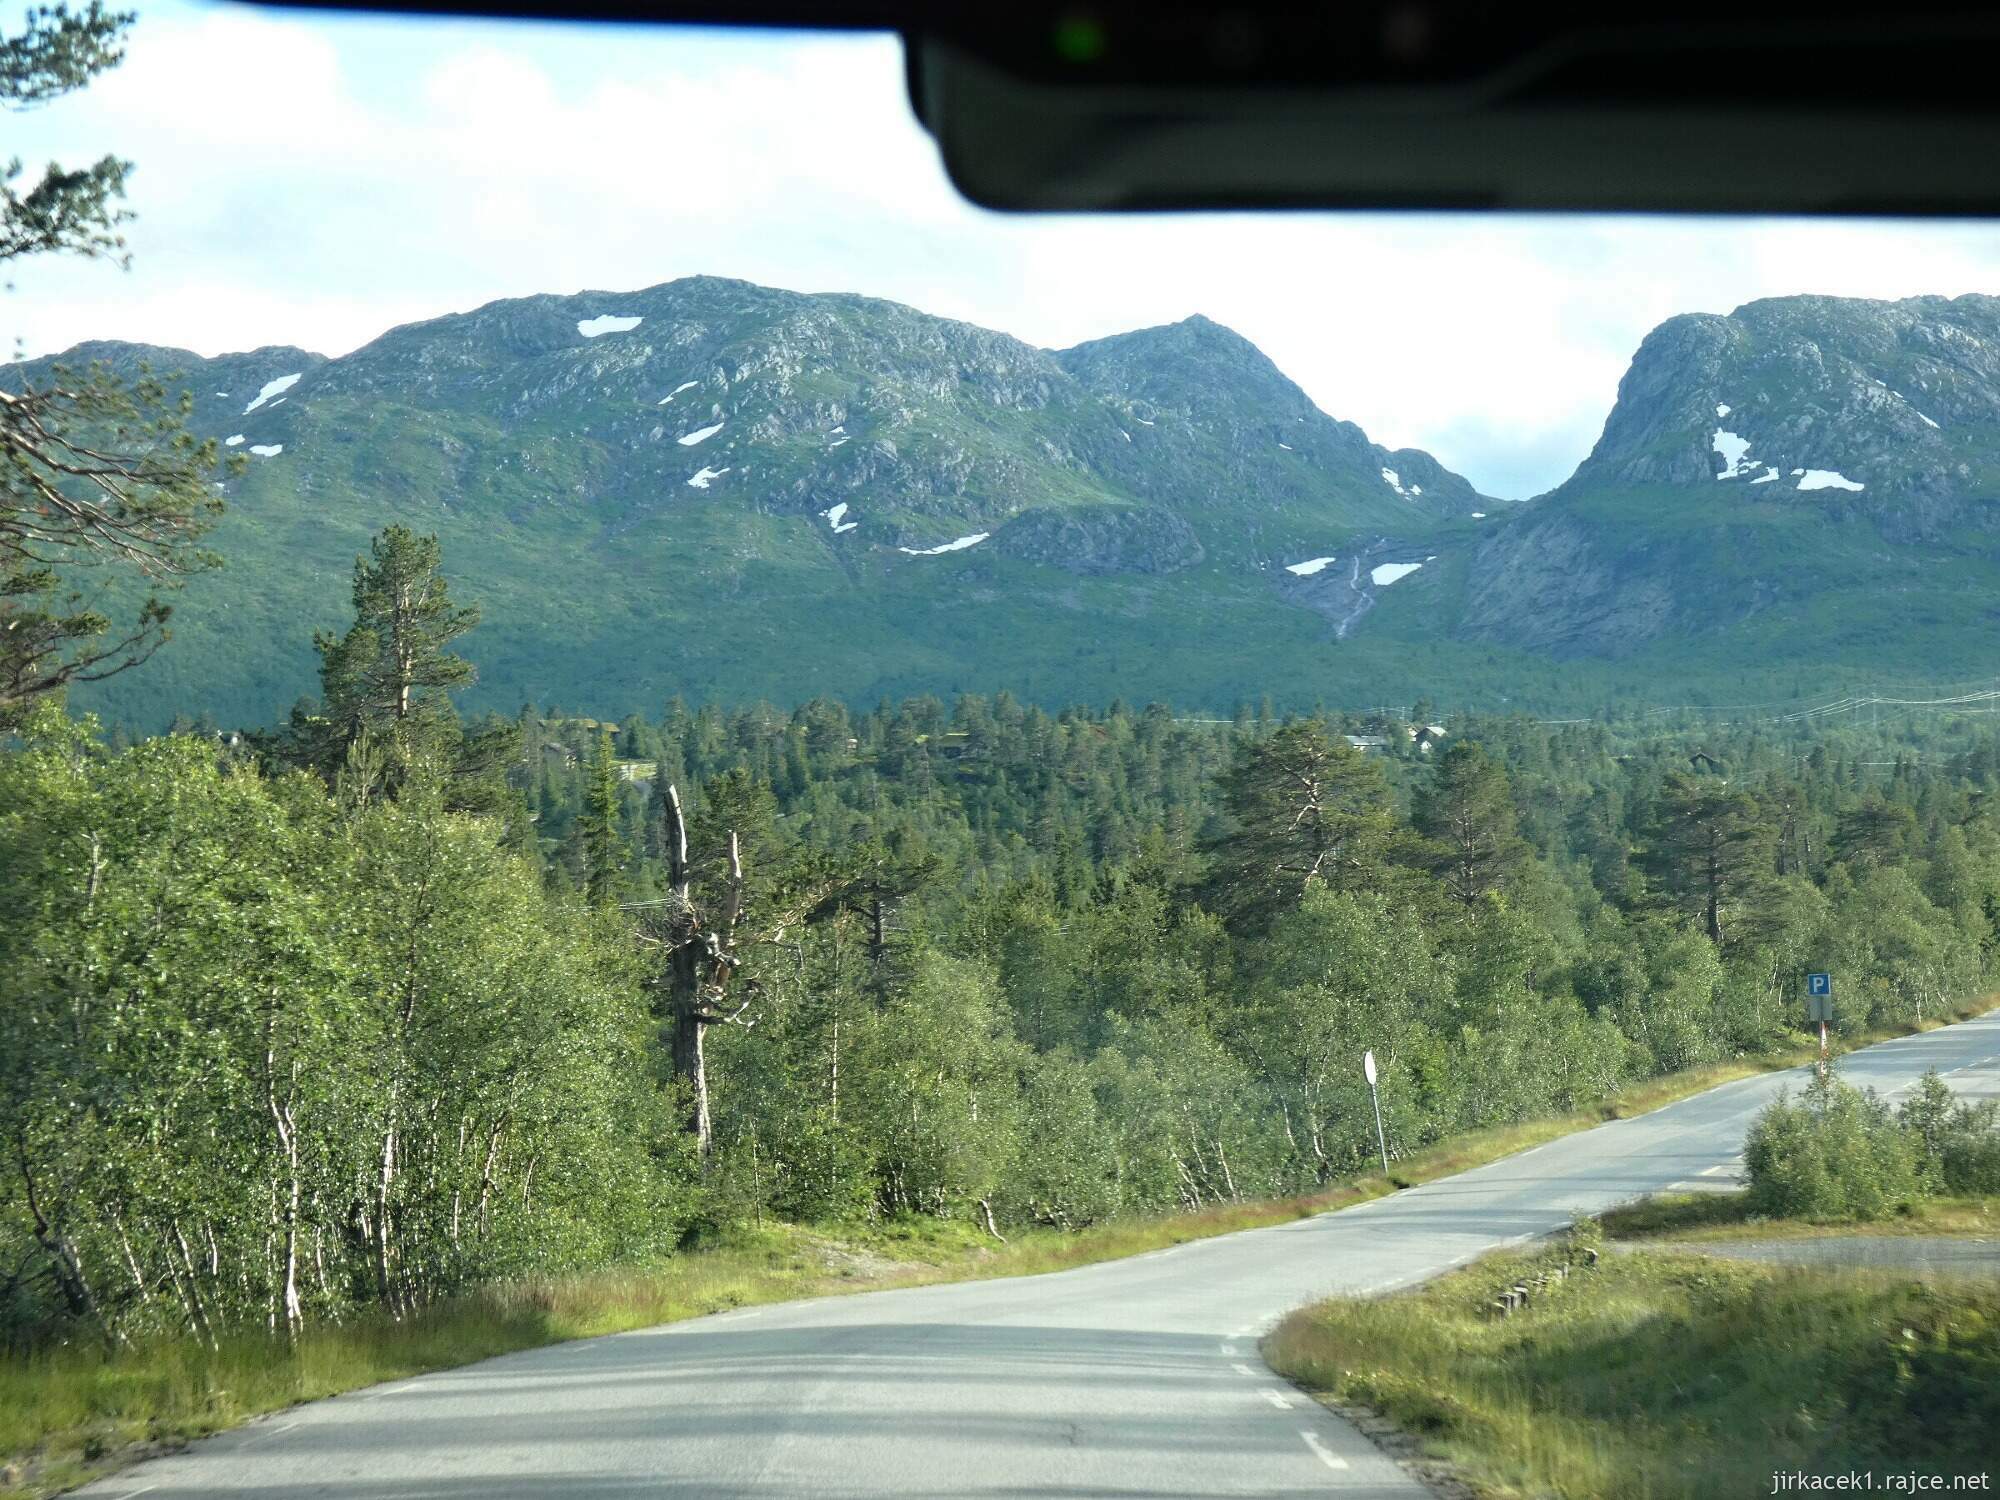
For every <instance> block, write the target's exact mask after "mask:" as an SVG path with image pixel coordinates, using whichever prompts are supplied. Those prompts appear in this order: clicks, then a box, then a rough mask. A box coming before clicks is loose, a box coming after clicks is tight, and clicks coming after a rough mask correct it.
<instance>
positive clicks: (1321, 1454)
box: [1299, 1427, 1347, 1469]
mask: <svg viewBox="0 0 2000 1500" xmlns="http://www.w3.org/2000/svg"><path fill="white" fill-rule="evenodd" d="M1299 1436H1300V1437H1302V1438H1304V1439H1305V1440H1306V1446H1307V1447H1308V1448H1310V1449H1312V1451H1313V1457H1315V1458H1317V1459H1318V1460H1319V1461H1320V1462H1321V1463H1323V1464H1325V1465H1326V1466H1327V1467H1328V1468H1329V1469H1344V1468H1346V1467H1347V1460H1346V1459H1344V1458H1342V1457H1341V1456H1340V1455H1339V1454H1338V1453H1333V1452H1330V1451H1329V1450H1328V1449H1327V1446H1326V1444H1324V1443H1322V1442H1321V1441H1320V1440H1319V1434H1318V1433H1316V1432H1314V1431H1312V1430H1311V1429H1309V1428H1305V1427H1301V1428H1300V1429H1299Z"/></svg>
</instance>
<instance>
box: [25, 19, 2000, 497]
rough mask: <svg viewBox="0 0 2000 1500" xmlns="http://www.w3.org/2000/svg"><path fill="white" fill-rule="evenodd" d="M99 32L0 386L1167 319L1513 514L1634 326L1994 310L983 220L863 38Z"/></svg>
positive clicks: (1817, 246) (159, 26) (1848, 289)
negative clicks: (1214, 340)
mask: <svg viewBox="0 0 2000 1500" xmlns="http://www.w3.org/2000/svg"><path fill="white" fill-rule="evenodd" d="M134 8H136V9H137V11H138V13H139V20H138V22H137V24H136V25H135V27H134V28H133V32H132V35H131V41H130V49H129V53H128V56H127V58H126V60H125V62H124V63H123V64H122V65H121V66H120V67H119V68H117V69H116V70H114V71H112V72H110V73H108V74H106V75H104V76H103V77H101V78H100V79H98V80H97V81H96V82H94V83H93V84H92V85H91V86H90V87H89V88H88V89H86V90H83V91H82V92H80V93H77V94H74V95H71V96H69V97H67V98H65V99H62V100H59V101H57V102H55V103H53V104H50V105H47V106H44V107H42V108H39V109H36V110H32V111H28V112H25V113H20V114H11V115H6V116H0V126H4V131H5V134H4V137H0V155H19V156H20V157H22V158H23V159H24V160H25V161H26V162H27V163H28V164H29V172H30V176H32V174H33V173H34V171H35V170H37V169H38V168H39V167H40V165H41V164H42V163H44V162H47V161H49V160H60V161H63V162H65V163H67V164H80V163H82V162H84V161H87V160H94V159H95V158H96V157H98V156H100V155H103V154H104V153H106V152H113V153H116V154H118V155H120V156H123V157H127V158H129V159H131V160H132V161H134V162H135V163H136V164H137V167H136V170H135V172H134V173H133V175H132V179H131V190H130V196H129V205H128V206H129V207H130V208H131V209H132V210H133V211H134V213H135V214H136V218H135V219H134V221H133V222H132V223H131V224H130V225H129V226H128V228H127V231H126V232H127V238H128V241H129V245H130V249H131V252H132V264H131V267H130V269H129V270H120V269H119V268H117V267H116V266H114V265H111V264H107V263H103V262H83V261H77V260H64V259H56V258H51V257H41V258H39V259H34V260H29V261H24V262H18V263H16V265H14V266H13V267H10V268H9V271H10V277H9V280H10V282H11V286H10V288H9V290H7V291H5V292H0V350H10V351H11V350H17V349H18V350H20V351H22V352H25V353H26V354H29V355H34V354H45V353H55V352H59V351H60V350H62V349H65V348H68V347H69V346H71V345H72V344H75V343H78V342H80V341H82V340H84V339H93V338H121V339H132V340H138V341H142V342H147V343H155V344H164V345H170V346H174V347H179V348H185V349H192V350H194V351H195V352H197V353H200V354H204V355H212V354H218V353H222V352H225V351H229V350H238V349H250V348H255V347H257V346H259V345H264V344H297V345H302V346H304V347H306V348H309V349H314V350H317V351H319V352H321V353H324V354H329V355H337V354H343V353H346V352H348V351H349V350H352V349H354V348H357V347H359V346H360V345H362V344H364V343H366V342H368V341H369V340H370V339H373V338H374V337H376V336H377V335H378V334H380V333H382V332H383V331H385V330H386V329H389V328H391V327H394V326H396V325H397V324H399V323H405V322H409V321H411V320H413V319H418V318H428V317H436V316H438V315H440V314H443V313H448V312H456V311H464V310H468V309H471V308H474V307H477V306H480V305H481V304H483V303H486V302H489V301H492V300H493V299H495V298H500V297H514V296H525V295H529V294H533V293H538V292H558V293H570V292H578V291H584V290H601V291H625V290H632V289H636V288H639V287H645V286H652V285H655V284H657V283H659V282H663V281H668V280H672V279H673V278H675V277H679V276H686V275H694V274H702V273H705V274H711V275H719V276H736V277H742V278H745V279H747V280H751V281H757V282H763V283H765V284H768V285H773V286H781V287H788V288H791V289H794V290H798V291H807V292H820V291H849V292H862V293H866V294H869V295H873V296H879V297H888V298H893V299H895V300H896V301H899V302H905V303H909V304H911V305H913V306H915V307H919V308H922V309H923V310H925V311H927V312H932V313H937V314H941V315H944V316H948V317H954V318H964V319H968V320H970V321H973V322H976V323H981V324H984V325H986V326H988V327H991V328H998V329H1003V330H1005V331H1006V332H1008V333H1011V334H1014V335H1016V336H1017V337H1020V338H1023V339H1026V340H1028V341H1029V342H1031V343H1035V344H1040V345H1044V346H1047V347H1061V346H1063V345H1067V344H1072V343H1075V342H1078V341H1079V340H1082V339H1088V338H1098V337H1102V336H1104V335H1106V334H1110V333H1117V332H1121V331H1124V330H1126V329H1130V328H1139V327H1145V326H1148V325H1151V324H1158V323H1167V322H1172V321H1175V320H1177V319H1180V318H1184V317H1186V316H1188V315H1189V314H1191V313H1197V312H1198V313H1203V314H1206V315H1207V316H1209V317H1211V318H1213V319H1215V320H1216V321H1217V322H1220V323H1225V324H1227V325H1229V326H1230V327H1232V328H1234V329H1236V330H1237V331H1238V332H1239V333H1242V334H1243V335H1244V336H1246V337H1247V338H1249V339H1251V340H1252V341H1253V342H1255V343H1256V344H1258V345H1259V346H1260V347H1261V348H1262V349H1263V350H1264V351H1265V353H1267V354H1268V355H1270V356H1271V358H1272V359H1273V360H1275V361H1276V362H1277V364H1278V365H1279V367H1280V368H1281V369H1283V370H1284V371H1285V372H1286V373H1287V374H1288V375H1290V376H1291V377H1292V378H1293V379H1294V380H1296V381H1297V382H1298V383H1299V384H1300V385H1301V386H1302V387H1304V389H1305V390H1306V392H1307V394H1309V395H1310V396H1311V397H1312V398H1313V400H1314V401H1316V402H1317V403H1318V404H1319V405H1320V407H1321V408H1323V409H1324V410H1325V411H1327V412H1329V413H1330V414H1332V415H1333V416H1336V417H1339V418H1342V419H1345V420H1348V421H1352V422H1356V423H1358V424H1360V426H1361V427H1362V428H1363V429H1365V430H1366V431H1367V433H1368V435H1369V437H1370V438H1372V439H1373V440H1374V441H1376V442H1379V443H1382V444H1384V445H1386V446H1389V447H1406V446H1408V447H1421V448H1425V449H1428V450H1430V451H1431V452H1432V453H1434V454H1435V455H1437V457H1438V458H1439V459H1440V460H1442V461H1443V462H1444V463H1445V464H1446V465H1448V466H1449V467H1451V468H1454V469H1457V470H1459V471H1460V472H1461V473H1463V474H1465V475H1466V476H1467V477H1468V478H1470V479H1471V480H1472V481H1473V482H1474V484H1476V485H1477V486H1479V488H1481V489H1482V490H1484V491H1485V492H1487V493H1488V494H1493V495H1498V496H1502V497H1506V498H1510V499H1521V498H1526V497H1527V496H1529V495H1533V494H1537V493H1540V492H1541V491H1543V490H1546V489H1548V488H1550V487H1551V486H1553V485H1555V484H1557V483H1559V482H1561V481H1562V480H1563V479H1564V478H1566V477H1567V476H1568V474H1569V472H1570V471H1571V470H1572V469H1573V468H1574V467H1575V466H1576V464H1577V463H1578V462H1579V461H1580V460H1581V459H1582V458H1583V457H1584V456H1585V454H1587V453H1588V452H1589V450H1590V447H1591V445H1592V443H1594V442H1595V441H1596V438H1597V436H1598V433H1599V432H1600V431H1601V430H1602V427H1603V424H1604V417H1605V415H1606V413H1607V412H1608V411H1609V410H1610V407H1611V403H1612V400H1613V398H1614V397H1615V395H1616V392H1617V386H1618V379H1619V376H1620V375H1621V374H1623V373H1624V370H1625V366H1626V363H1627V361H1628V360H1629V359H1630V357H1631V353H1632V351H1633V349H1634V348H1636V347H1637V345H1638V343H1639V340H1640V339H1642V338H1643V337H1644V336H1645V334H1646V332H1647V331H1648V330H1649V329H1650V328H1652V327H1653V326H1654V325H1655V324H1657V323H1658V322H1659V321H1660V320H1662V319H1663V318H1667V317H1670V316H1672V315H1674V314H1676V313H1683V312H1711V313H1726V312H1728V311H1730V310H1731V309H1732V308H1734V307H1737V306H1739V305H1740V304H1742V303H1744V302H1746V301H1749V300H1751V299H1753V298H1757V297H1766V296H1780V295H1786V294H1791V293H1798V292H1816V293H1832V294H1838V295H1846V296H1867V297H1901V296H1912V295H1918V294H1924V293H1940V294H1945V295H1957V294H1960V293H1963V292H2000V226H1996V225H1976V224H1918V223H1912V224H1896V223H1875V222H1819V223H1815V222H1809V221H1802V220H1790V221H1787V220H1768V219H1766V220H1722V219H1661V218H1642V217H1611V216H1591V217H1574V216H1571V217H1563V216H1526V215H1511V216H1484V217H1482V216H1473V215H1412V214H1396V215H1388V214H1373V215H1371V214H1346V215H1335V214H1304V213H1301V214H1287V215H1276V216H1273V215H1256V216H1248V215H1227V214H1198V215H1170V216H1155V215H1147V216H1129V217H1114V216H1076V215H1059V216H1012V215H1001V214H995V213H991V212H988V211H986V210H983V209H979V208H975V207H973V206H972V205H970V204H968V203H966V202H964V201H963V200H962V199H960V198H959V197H958V195H957V194H956V193H955V192H954V190H953V189H952V187H951V185H950V183H949V181H948V180H947V179H946V177H945V175H944V172H943V170H942V168H941V167H940V165H939V162H938V157H937V152H936V150H935V148H934V147H933V145H932V143H931V141H930V138H929V137H928V136H927V135H926V134H925V132H924V131H923V129H922V127H921V126H920V125H919V124H918V123H917V121H916V118H915V116H914V115H913V114H912V113H911V110H910V106H909V102H908V97H907V94H906V92H905V89H904V83H903V73H902V61H901V55H900V49H899V44H898V43H897V42H896V41H895V40H894V39H893V38H887V37H874V36H815V35H806V34H800V33H755V34H746V35H734V34H726V33H721V32H716V31H703V30H687V29H658V28H649V29H635V28H596V27H582V26H560V25H551V24H546V23H543V24H524V23H502V22H489V21H463V20H434V19H426V20H410V19H403V18H395V19H389V18H380V17H353V16H328V15H323V14H318V13H313V12H296V13H292V12H283V11H268V10H259V9H252V8H247V7H238V6H233V5H223V4H201V3H191V0H174V3H159V4H149V3H146V0H138V3H137V4H136V6H135V7H134ZM20 14H21V12H20V9H19V7H18V6H16V5H13V4H11V3H10V4H8V5H7V6H6V8H4V9H0V18H4V20H5V23H6V27H7V29H8V30H10V31H12V30H16V29H18V26H19V22H20ZM1716 169H1717V170H1718V171H1727V170H1728V164H1727V163H1726V162H1718V163H1717V168H1716Z"/></svg>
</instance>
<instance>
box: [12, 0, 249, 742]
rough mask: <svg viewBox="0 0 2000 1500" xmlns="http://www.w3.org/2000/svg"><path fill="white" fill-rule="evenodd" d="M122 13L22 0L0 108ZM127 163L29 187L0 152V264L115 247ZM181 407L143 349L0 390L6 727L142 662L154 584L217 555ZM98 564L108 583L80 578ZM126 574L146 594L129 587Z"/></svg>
mask: <svg viewBox="0 0 2000 1500" xmlns="http://www.w3.org/2000/svg"><path fill="white" fill-rule="evenodd" d="M132 19H133V17H132V16H131V15H130V14H125V13H113V12H109V11H106V10H105V9H104V8H103V7H102V6H101V5H99V4H97V3H96V0H92V3H91V4H90V5H89V6H88V7H87V8H85V9H84V10H82V11H78V12H73V11H71V10H69V9H68V8H67V7H66V6H63V5H55V6H44V7H40V8H31V9H30V10H29V11H28V12H27V24H26V28H25V30H23V31H22V32H20V33H19V34H17V35H13V36H4V35H0V109H8V108H12V109H24V108H29V107H32V106H35V105H39V104H43V103H46V102H48V101H49V100H51V99H54V98H57V97H59V96H61V95H63V94H66V93H69V92H71V91H72V90H75V89H79V88H81V87H83V86H84V84H86V83H87V82H89V81H90V79H91V78H92V77H94V76H95V75H97V74H98V73H101V72H103V71H104V70H105V69H107V68H110V67H113V66H115V65H116V64H117V63H118V61H119V60H120V59H121V58H122V57H123V55H124V50H123V40H124V34H125V31H126V28H127V27H129V26H130V24H131V22H132ZM130 166H131V164H130V163H129V162H124V161H120V160H118V159H117V158H116V157H111V156H107V157H105V158H104V159H102V160H101V161H99V162H97V163H96V164H95V165H94V166H91V167H87V168H84V169H81V170H75V171H71V170H65V169H64V168H63V167H61V166H60V165H58V164H55V163H51V164H50V165H49V167H48V169H47V170H46V171H45V172H44V173H43V174H42V176H41V177H40V178H39V179H38V180H37V181H36V182H35V183H34V185H33V186H31V187H29V188H28V189H27V190H26V191H25V192H23V191H21V190H20V189H19V188H18V187H17V186H16V183H17V181H18V179H19V178H20V175H21V162H20V161H19V159H18V158H17V159H15V160H12V161H9V162H7V163H5V164H4V166H0V265H5V264H7V263H8V262H11V261H14V260H16V259H19V258H21V257H24V256H30V255H37V254H47V253H67V254H74V255H82V256H85V257H95V256H116V255H119V253H120V252H121V251H122V248H123V245H124V241H123V240H122V239H121V238H120V237H119V236H118V234H117V232H116V230H117V226H118V224H119V223H120V222H122V221H123V220H124V219H125V218H126V217H127V215H126V214H125V213H124V212H123V211H122V210H121V209H119V208H117V207H116V206H115V205H116V203H117V201H118V200H119V199H121V198H122V197H123V196H124V192H125V174H126V172H127V171H129V170H130ZM190 410H191V408H190V405H189V403H188V401H187V399H186V397H185V396H180V397H178V398H176V397H174V396H171V395H170V394H169V393H168V391H167V389H166V387H165V386H164V385H163V384H162V383H161V382H160V381H159V380H158V379H156V378H155V376H154V374H153V372H152V371H151V370H150V369H149V368H148V367H147V365H146V364H145V363H144V362H143V361H141V362H140V363H139V365H138V367H137V369H136V371H135V372H133V373H132V374H130V375H129V376H125V377H119V376H114V375H113V374H112V373H111V372H110V371H109V370H107V369H105V368H103V367H102V366H99V365H93V366H92V367H91V368H90V369H89V370H87V371H82V372H77V371H71V370H67V369H63V368H61V367H50V368H47V369H46V370H45V371H44V372H43V374H42V378H38V379H28V378H26V377H25V376H23V375H16V376H15V377H14V378H11V379H9V380H8V381H7V382H6V387H5V388H4V389H0V453H4V454H5V460H4V462H0V731H5V730H8V729H12V728H15V727H17V726H18V725H19V724H20V723H21V721H22V720H23V718H24V717H25V716H26V715H27V713H28V711H29V710H30V708H31V707H32V705H33V704H34V703H35V702H36V701H37V700H39V699H42V698H46V697H49V696H52V695H59V694H61V693H62V692H63V691H64V690H65V689H67V688H68V687H69V686H70V685H72V684H79V683H92V682H101V681H103V680H105V679H107V678H110V677H114V676H116V675H118V674H119V673H121V672H124V671H126V670H127V669H129V668H131V667H134V666H136V665H138V664H139V663H140V662H142V661H144V660H146V659H147V658H148V657H149V656H151V655H152V654H153V652H154V651H156V650H158V649H159V647H160V646H161V645H163V644H164V643H165V641H166V640H167V635H168V632H167V619H168V616H169V614H170V613H171V610H170V609H169V607H168V605H167V604H166V603H165V602H164V601H163V600H162V599H161V598H160V597H159V593H160V591H161V590H162V589H164V588H169V587H177V586H178V585H179V584H180V583H181V582H182V580H184V579H185V578H186V577H187V576H188V575H190V574H193V573H197V572H201V571H203V570H205V569H206V568H208V567H210V566H212V565H213V562H214V558H213V557H212V556H211V555H209V554H207V553H205V552H202V551H200V550H199V549H198V548H197V547H196V545H195V544H196V542H197V541H198V540H199V539H200V537H201V536H202V534H203V533H204V532H205V531H207V530H208V528H209V526H210V525H211V524H212V522H213V520H214V517H215V516H216V515H217V514H219V513H220V511H221V509H222V507H221V503H220V502H219V501H218V500H217V498H216V496H215V494H214V493H213V492H212V490H211V489H210V479H209V476H210V474H211V473H213V472H214V471H215V470H216V469H217V467H218V464H217V455H218V453H219V452H220V450H219V449H218V447H217V445H216V443H215V442H214V440H213V439H209V440H207V441H202V440H200V439H197V438H196V437H195V436H193V435H192V434H191V433H190V432H189V431H188V430H187V428H186V425H185V419H186V418H187V416H188V414H189V411H190ZM93 569H103V570H105V571H106V573H107V574H108V578H109V582H108V586H107V583H106V581H105V580H103V579H100V580H98V581H97V583H96V587H94V588H85V587H84V586H83V583H82V582H81V580H80V578H79V576H78V575H79V574H84V573H88V572H89V571H91V570H93ZM135 584H137V585H143V586H144V587H145V588H146V589H148V590H150V592H147V593H146V594H145V595H144V597H141V598H133V597H129V596H130V595H131V594H132V593H133V588H134V585H135ZM107 593H108V594H109V595H110V596H111V599H110V600H107V597H106V595H107ZM113 601H115V602H113ZM107 609H111V610H115V611H116V612H117V614H118V615H119V616H121V617H122V623H118V624H114V621H113V616H112V614H111V613H107Z"/></svg>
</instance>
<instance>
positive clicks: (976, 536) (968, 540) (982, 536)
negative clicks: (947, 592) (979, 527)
mask: <svg viewBox="0 0 2000 1500" xmlns="http://www.w3.org/2000/svg"><path fill="white" fill-rule="evenodd" d="M991 535H993V533H992V532H990V531H975V532H974V533H973V534H972V535H971V536H962V537H959V538H958V539H957V540H956V541H950V542H945V543H943V544H942V545H940V546H936V547H898V548H897V549H896V550H897V551H898V552H907V553H909V554H910V556H912V557H936V556H937V555H938V554H939V553H942V552H963V551H964V550H965V549H966V548H967V547H977V546H978V545H979V544H980V543H981V542H983V541H985V540H986V539H987V538H988V537H989V536H991Z"/></svg>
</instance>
